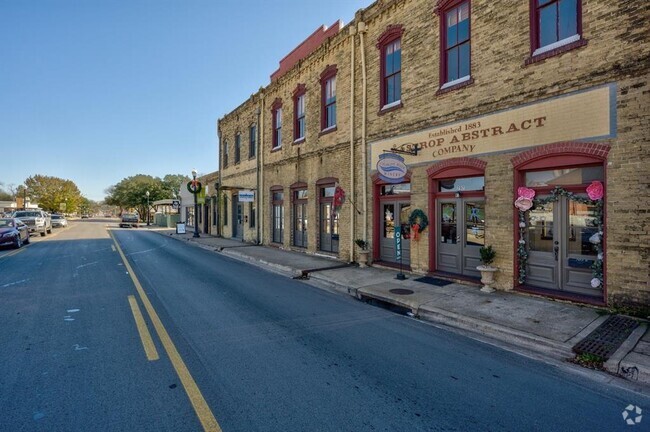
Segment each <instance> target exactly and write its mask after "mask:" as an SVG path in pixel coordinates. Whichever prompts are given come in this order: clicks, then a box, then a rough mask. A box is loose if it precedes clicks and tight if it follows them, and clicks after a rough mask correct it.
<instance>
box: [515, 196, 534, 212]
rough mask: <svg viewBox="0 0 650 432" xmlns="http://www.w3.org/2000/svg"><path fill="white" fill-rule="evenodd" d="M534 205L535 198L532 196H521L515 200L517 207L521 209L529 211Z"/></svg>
mask: <svg viewBox="0 0 650 432" xmlns="http://www.w3.org/2000/svg"><path fill="white" fill-rule="evenodd" d="M532 206H533V200H532V199H530V198H526V197H523V196H520V197H519V198H517V200H516V201H515V207H517V208H518V209H519V210H521V211H528V210H530V208H531V207H532Z"/></svg>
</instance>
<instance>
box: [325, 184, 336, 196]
mask: <svg viewBox="0 0 650 432" xmlns="http://www.w3.org/2000/svg"><path fill="white" fill-rule="evenodd" d="M334 192H336V187H335V186H329V187H324V188H322V189H321V196H322V197H323V198H329V197H333V196H334Z"/></svg>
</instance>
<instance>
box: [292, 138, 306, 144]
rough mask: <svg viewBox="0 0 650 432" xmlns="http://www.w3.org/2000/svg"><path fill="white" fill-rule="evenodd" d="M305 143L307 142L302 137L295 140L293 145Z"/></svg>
mask: <svg viewBox="0 0 650 432" xmlns="http://www.w3.org/2000/svg"><path fill="white" fill-rule="evenodd" d="M304 142H305V137H302V138H298V139H297V140H294V141H293V144H294V145H297V144H302V143H304Z"/></svg>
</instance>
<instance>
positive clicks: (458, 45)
mask: <svg viewBox="0 0 650 432" xmlns="http://www.w3.org/2000/svg"><path fill="white" fill-rule="evenodd" d="M469 13H470V2H469V1H464V2H452V3H450V6H449V7H448V8H446V9H444V10H443V11H441V16H442V18H443V25H442V26H441V28H442V29H443V31H442V35H441V42H442V53H441V59H442V61H441V67H440V69H441V71H440V72H441V74H440V76H441V88H442V89H444V88H447V87H451V86H453V85H456V84H460V83H462V82H464V81H469V79H470V51H471V50H470V47H471V37H470V20H469Z"/></svg>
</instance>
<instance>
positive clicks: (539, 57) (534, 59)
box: [524, 39, 587, 66]
mask: <svg viewBox="0 0 650 432" xmlns="http://www.w3.org/2000/svg"><path fill="white" fill-rule="evenodd" d="M585 45H587V39H579V40H577V41H575V42H571V43H567V44H564V45H560V46H558V47H557V48H554V49H551V50H548V51H543V52H541V53H539V54H533V55H531V56H530V57H528V58H527V59H526V61H525V62H524V66H528V65H531V64H533V63H538V62H541V61H543V60H546V59H547V58H550V57H555V56H556V55H560V54H563V53H565V52H567V51H571V50H574V49H577V48H580V47H583V46H585ZM537 51H539V50H537ZM537 51H536V52H537Z"/></svg>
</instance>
